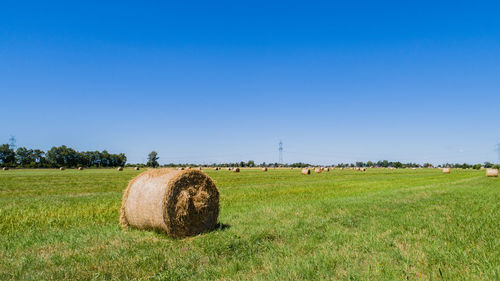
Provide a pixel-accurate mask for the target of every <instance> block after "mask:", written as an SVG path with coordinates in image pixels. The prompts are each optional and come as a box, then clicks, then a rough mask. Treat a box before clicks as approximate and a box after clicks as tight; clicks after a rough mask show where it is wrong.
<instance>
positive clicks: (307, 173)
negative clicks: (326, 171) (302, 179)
mask: <svg viewBox="0 0 500 281" xmlns="http://www.w3.org/2000/svg"><path fill="white" fill-rule="evenodd" d="M301 173H302V174H303V175H310V174H311V170H309V169H308V168H304V169H302V171H301Z"/></svg>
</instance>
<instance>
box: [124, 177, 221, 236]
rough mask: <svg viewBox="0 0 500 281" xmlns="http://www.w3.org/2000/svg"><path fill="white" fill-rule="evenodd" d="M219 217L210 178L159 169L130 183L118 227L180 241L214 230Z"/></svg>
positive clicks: (215, 189)
mask: <svg viewBox="0 0 500 281" xmlns="http://www.w3.org/2000/svg"><path fill="white" fill-rule="evenodd" d="M218 216H219V191H218V190H217V187H216V186H215V183H214V181H213V180H212V179H211V178H210V177H209V176H207V175H206V174H205V173H203V172H202V171H200V170H195V169H190V170H182V171H179V170H171V169H159V170H149V171H146V172H143V173H141V174H139V175H138V176H137V177H135V178H134V179H132V180H131V181H130V183H129V185H128V187H127V189H126V190H125V192H124V193H123V199H122V207H121V215H120V224H121V225H122V227H123V228H127V227H128V226H133V227H136V228H138V229H154V230H159V231H163V232H165V233H167V234H168V235H169V236H172V237H176V238H182V237H187V236H193V235H196V234H200V233H202V232H205V231H209V230H212V229H214V228H215V227H216V224H217V218H218Z"/></svg>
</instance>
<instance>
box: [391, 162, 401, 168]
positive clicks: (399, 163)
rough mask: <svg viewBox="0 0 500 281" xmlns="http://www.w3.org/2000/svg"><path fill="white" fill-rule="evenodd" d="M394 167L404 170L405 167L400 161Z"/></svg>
mask: <svg viewBox="0 0 500 281" xmlns="http://www.w3.org/2000/svg"><path fill="white" fill-rule="evenodd" d="M393 167H394V168H402V167H403V163H401V162H399V161H398V162H395V163H394V166H393Z"/></svg>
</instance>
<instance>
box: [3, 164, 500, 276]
mask: <svg viewBox="0 0 500 281" xmlns="http://www.w3.org/2000/svg"><path fill="white" fill-rule="evenodd" d="M140 172H141V171H134V170H132V169H125V170H124V171H122V172H118V171H116V170H114V169H86V170H83V171H77V170H74V169H73V170H71V169H69V170H66V171H59V170H55V169H54V170H42V169H40V170H9V171H0V280H62V279H64V280H214V279H217V280H500V178H487V177H486V176H485V172H484V171H477V170H452V172H451V174H443V173H441V171H440V170H437V169H419V170H411V169H400V170H388V169H368V170H367V171H366V172H359V171H353V170H343V171H340V170H334V171H330V172H324V173H321V174H315V173H312V174H311V175H301V174H300V169H293V170H291V169H270V170H269V171H268V172H262V171H261V170H257V169H242V171H241V172H240V173H233V172H230V171H226V170H220V171H214V170H206V173H207V174H208V175H210V176H211V177H212V178H213V179H214V180H215V182H216V184H217V187H218V188H219V191H220V208H221V212H220V216H219V226H218V228H217V229H216V230H214V231H212V232H208V233H204V234H201V235H198V236H195V237H191V238H187V239H180V240H179V239H172V238H169V237H167V236H166V235H164V234H162V233H157V232H153V231H140V230H134V229H132V230H128V231H123V230H122V229H121V228H120V226H119V224H118V219H119V209H120V206H121V197H122V192H123V190H124V189H125V188H126V186H127V183H128V181H129V180H130V179H131V178H133V177H134V176H135V175H137V174H139V173H140Z"/></svg>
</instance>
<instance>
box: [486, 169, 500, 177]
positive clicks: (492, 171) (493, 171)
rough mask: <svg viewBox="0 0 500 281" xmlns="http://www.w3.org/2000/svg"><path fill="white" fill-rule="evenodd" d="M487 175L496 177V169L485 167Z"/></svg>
mask: <svg viewBox="0 0 500 281" xmlns="http://www.w3.org/2000/svg"><path fill="white" fill-rule="evenodd" d="M486 176H487V177H498V169H489V168H488V169H486Z"/></svg>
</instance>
